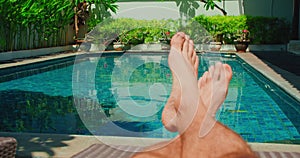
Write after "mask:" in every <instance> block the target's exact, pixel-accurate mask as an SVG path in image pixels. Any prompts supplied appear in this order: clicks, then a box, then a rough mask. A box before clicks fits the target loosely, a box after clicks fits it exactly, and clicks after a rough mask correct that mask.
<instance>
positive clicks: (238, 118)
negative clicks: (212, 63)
mask: <svg viewBox="0 0 300 158" xmlns="http://www.w3.org/2000/svg"><path fill="white" fill-rule="evenodd" d="M199 57H200V61H202V62H201V66H200V68H199V75H201V74H202V73H203V72H204V71H205V70H207V66H208V65H209V62H207V61H208V59H209V60H213V59H216V58H217V60H218V59H220V56H219V55H215V54H210V55H204V56H203V55H199ZM78 59H79V60H78ZM221 59H222V61H223V62H226V63H228V64H230V65H231V66H232V69H233V72H234V74H233V79H232V81H231V83H230V87H229V93H228V97H227V99H226V101H225V103H224V105H223V107H222V108H221V109H220V110H219V114H220V115H219V118H218V119H219V120H220V121H221V122H223V123H224V124H226V125H227V126H229V127H230V128H231V129H233V130H234V131H236V132H237V133H239V134H240V135H241V136H242V137H243V138H244V139H246V140H247V141H248V142H274V141H281V140H299V139H300V134H299V131H300V120H299V119H298V116H299V113H300V103H299V102H296V101H295V100H294V99H293V98H291V97H290V96H289V95H287V94H286V93H284V92H283V91H282V90H281V89H280V88H278V87H276V86H275V85H274V84H273V83H272V82H270V81H268V80H267V79H266V78H264V77H263V76H262V75H261V74H259V73H258V72H256V71H255V70H253V69H252V68H251V67H250V66H249V65H248V64H246V63H245V62H244V61H243V60H241V59H239V58H238V57H236V56H234V55H229V56H224V57H222V58H221ZM74 62H75V64H74ZM0 75H1V77H0V81H1V83H0V108H1V115H0V120H1V124H0V130H1V131H8V132H38V133H63V134H87V135H88V134H96V135H116V136H137V137H158V138H161V137H164V138H165V137H166V138H170V137H174V135H176V134H173V133H170V132H168V131H166V130H165V129H164V128H162V124H161V122H160V114H161V110H162V108H163V106H164V104H165V102H166V100H167V98H168V94H169V92H170V90H171V77H172V76H171V73H170V71H169V68H168V66H167V54H160V53H146V54H137V53H132V54H130V53H126V55H124V54H114V55H113V54H106V55H102V57H99V55H84V56H81V57H80V58H77V59H76V60H75V58H74V57H71V58H64V59H60V60H53V61H50V62H43V63H36V64H32V65H27V66H25V67H24V66H23V67H16V68H10V69H5V70H1V71H0ZM133 104H134V105H135V106H127V105H133ZM149 107H150V108H149ZM83 122H84V123H83ZM112 122H113V123H112ZM115 126H116V127H120V128H121V129H124V130H115V129H116V127H115Z"/></svg>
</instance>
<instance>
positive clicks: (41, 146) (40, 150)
mask: <svg viewBox="0 0 300 158" xmlns="http://www.w3.org/2000/svg"><path fill="white" fill-rule="evenodd" d="M113 52H115V51H113ZM165 52H166V51H161V52H160V53H165ZM86 53H89V54H90V53H91V54H92V53H94V52H72V53H66V54H56V55H50V56H44V57H41V58H34V59H25V60H22V61H20V62H16V63H6V64H0V69H2V68H9V67H14V66H20V65H26V64H30V63H35V62H41V61H47V60H53V59H59V58H66V57H72V56H76V55H82V54H86ZM105 53H112V52H105ZM118 53H120V52H118ZM137 53H141V52H137ZM226 53H234V52H226ZM236 55H237V56H238V57H240V58H241V59H242V60H244V61H246V62H247V63H248V64H249V65H251V66H252V67H253V68H254V69H256V70H257V71H258V72H260V73H261V74H263V75H264V76H265V77H267V78H268V79H270V80H271V81H273V82H274V83H275V84H276V85H278V86H279V87H281V88H282V89H283V90H285V91H286V92H287V93H288V94H290V95H291V96H293V97H294V98H295V99H296V100H298V101H300V92H299V91H298V90H297V89H296V88H294V87H293V86H292V84H290V83H289V82H288V81H286V80H285V79H284V78H283V77H282V76H281V75H279V74H278V73H277V72H278V71H277V72H275V71H274V68H275V69H278V70H279V71H281V72H283V73H282V74H285V75H290V76H292V77H295V78H299V77H298V76H296V75H293V74H291V73H289V72H285V71H284V70H281V69H280V68H277V67H275V66H274V67H273V66H272V68H271V67H270V66H268V65H267V64H266V63H264V62H263V61H262V60H260V59H259V58H258V57H256V56H255V55H254V54H252V53H250V52H249V53H236ZM0 136H11V137H15V138H16V139H17V140H18V156H31V157H70V156H71V155H74V154H76V153H78V152H80V151H81V150H83V149H85V148H87V147H89V146H90V145H92V144H95V143H102V142H100V141H99V140H98V139H97V138H95V137H94V136H84V135H60V134H36V133H8V132H0ZM60 138H61V143H59V142H55V143H58V144H60V145H61V146H58V147H55V146H54V147H53V146H50V145H51V140H56V139H60ZM66 138H72V139H70V140H66ZM101 139H105V140H107V141H109V142H110V143H112V144H117V145H132V143H134V144H135V145H150V144H154V143H157V142H159V141H163V140H168V139H154V138H132V137H108V136H101ZM48 142H49V143H50V144H49V145H48V144H47V143H48ZM137 142H143V143H144V144H137ZM249 145H250V146H251V148H252V149H253V150H255V151H279V152H299V151H300V145H291V144H271V143H249ZM47 152H49V153H50V154H49V153H47Z"/></svg>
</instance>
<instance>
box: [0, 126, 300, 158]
mask: <svg viewBox="0 0 300 158" xmlns="http://www.w3.org/2000/svg"><path fill="white" fill-rule="evenodd" d="M0 135H1V136H5V137H14V138H16V140H17V141H18V147H17V157H39V158H42V157H53V158H55V157H59V158H63V157H71V156H72V155H74V154H76V153H78V152H80V151H82V150H84V149H86V148H88V147H89V146H91V145H92V144H103V143H102V142H100V141H99V139H97V138H96V137H95V136H85V135H65V134H38V133H10V132H0ZM99 138H101V140H105V141H106V142H110V144H113V145H133V144H134V145H135V146H141V147H143V146H149V145H152V144H155V143H158V142H161V141H165V140H168V139H160V138H135V137H112V136H99ZM53 144H56V146H54V145H53ZM248 144H249V145H250V147H251V148H252V149H253V150H254V151H276V152H299V151H300V145H291V144H272V143H248Z"/></svg>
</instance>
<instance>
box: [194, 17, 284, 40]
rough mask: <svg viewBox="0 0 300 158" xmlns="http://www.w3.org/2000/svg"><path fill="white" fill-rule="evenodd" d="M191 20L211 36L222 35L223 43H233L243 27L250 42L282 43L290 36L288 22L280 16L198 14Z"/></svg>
mask: <svg viewBox="0 0 300 158" xmlns="http://www.w3.org/2000/svg"><path fill="white" fill-rule="evenodd" d="M193 20H195V21H197V22H198V23H199V24H200V25H202V26H203V27H204V28H205V29H206V30H207V31H208V32H209V33H210V34H211V35H212V36H213V37H215V38H216V37H217V35H222V36H223V39H222V41H223V42H224V43H225V44H231V43H233V40H234V39H235V38H236V34H237V32H238V31H240V30H244V29H246V30H248V31H250V38H251V43H252V44H282V43H287V42H288V40H289V37H290V24H289V23H288V22H287V21H286V20H285V19H282V18H275V17H254V16H246V15H241V16H204V15H200V16H196V17H194V18H193ZM215 40H217V39H215Z"/></svg>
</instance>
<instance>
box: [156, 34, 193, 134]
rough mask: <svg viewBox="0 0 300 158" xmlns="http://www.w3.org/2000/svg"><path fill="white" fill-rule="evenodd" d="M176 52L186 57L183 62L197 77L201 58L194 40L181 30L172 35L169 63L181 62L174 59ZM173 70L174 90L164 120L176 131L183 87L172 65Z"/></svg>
mask: <svg viewBox="0 0 300 158" xmlns="http://www.w3.org/2000/svg"><path fill="white" fill-rule="evenodd" d="M189 45H190V47H191V49H190V50H188V49H189V47H188V46H189ZM183 46H185V47H183ZM183 52H184V53H183ZM174 53H176V54H180V55H182V56H183V57H184V59H185V62H183V64H188V65H189V66H188V67H189V69H190V70H192V71H193V74H194V76H195V77H197V76H198V65H199V58H198V56H197V54H196V52H195V51H194V47H193V41H190V40H189V39H188V38H187V36H186V35H185V34H184V33H182V32H179V33H177V34H175V35H174V36H173V37H172V40H171V50H170V55H169V65H172V64H180V62H178V63H176V62H175V61H174V60H172V57H171V55H173V54H174ZM170 67H171V66H170ZM173 68H174V67H173ZM171 71H172V76H173V84H172V92H171V94H170V97H169V99H168V101H167V103H166V105H165V107H164V109H163V112H162V122H163V124H164V126H165V127H166V129H168V130H169V131H171V132H176V131H177V128H176V121H175V117H176V114H177V111H178V107H179V105H180V99H181V92H182V89H181V85H180V82H179V79H178V77H177V75H178V74H177V75H176V73H175V72H174V71H173V69H172V67H171Z"/></svg>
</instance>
